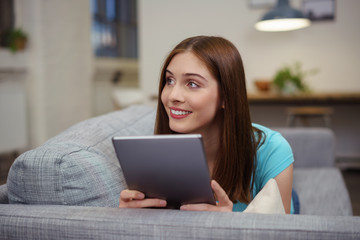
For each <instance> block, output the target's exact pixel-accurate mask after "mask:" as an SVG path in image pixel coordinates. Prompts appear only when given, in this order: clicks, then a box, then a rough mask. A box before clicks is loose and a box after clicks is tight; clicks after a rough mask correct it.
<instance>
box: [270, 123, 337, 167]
mask: <svg viewBox="0 0 360 240" xmlns="http://www.w3.org/2000/svg"><path fill="white" fill-rule="evenodd" d="M274 130H277V131H279V132H280V133H281V135H283V136H284V137H285V138H286V140H287V141H288V142H289V144H290V146H291V148H292V150H293V153H294V159H295V162H294V167H307V168H311V167H331V166H334V162H335V136H334V133H333V132H332V131H331V130H330V129H328V128H304V127H296V128H277V129H274Z"/></svg>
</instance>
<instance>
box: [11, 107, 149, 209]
mask: <svg viewBox="0 0 360 240" xmlns="http://www.w3.org/2000/svg"><path fill="white" fill-rule="evenodd" d="M154 119H155V113H154V109H153V108H151V107H146V106H134V107H131V108H128V109H125V110H123V111H119V112H113V113H109V114H107V115H103V116H100V117H97V118H93V119H90V120H87V121H84V122H81V123H79V124H76V125H74V126H73V127H71V128H69V129H68V130H66V131H65V132H63V133H61V134H59V135H58V136H56V137H54V138H52V139H50V140H49V141H47V142H46V143H45V144H44V145H42V146H40V147H38V148H36V149H34V150H31V151H28V152H25V153H24V154H22V155H21V156H20V157H18V158H17V159H16V161H15V162H14V164H13V165H12V167H11V169H10V172H9V176H8V180H7V185H8V197H9V202H10V203H26V204H57V205H58V204H60V205H83V206H111V207H117V206H118V204H119V195H120V192H121V190H123V189H124V188H125V187H126V186H125V181H124V177H123V174H122V171H121V168H120V165H119V163H118V160H117V158H116V156H115V152H114V149H113V145H112V143H111V139H112V137H114V136H125V135H151V134H153V126H154ZM94 139H95V140H94ZM84 193H85V194H84Z"/></svg>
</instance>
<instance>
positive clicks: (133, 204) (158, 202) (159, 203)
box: [124, 198, 167, 208]
mask: <svg viewBox="0 0 360 240" xmlns="http://www.w3.org/2000/svg"><path fill="white" fill-rule="evenodd" d="M166 204H167V203H166V201H165V200H162V199H155V198H147V199H143V200H133V201H129V202H127V203H126V205H125V206H124V207H128V208H146V207H166Z"/></svg>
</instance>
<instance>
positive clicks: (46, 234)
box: [0, 205, 360, 239]
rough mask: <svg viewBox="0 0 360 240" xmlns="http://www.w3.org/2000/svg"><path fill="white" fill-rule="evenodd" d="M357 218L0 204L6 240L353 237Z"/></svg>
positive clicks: (0, 230)
mask: <svg viewBox="0 0 360 240" xmlns="http://www.w3.org/2000/svg"><path fill="white" fill-rule="evenodd" d="M9 206H11V207H9ZM359 222H360V217H342V216H337V217H322V216H307V215H285V214H284V215H275V214H250V213H248V214H242V213H219V212H191V211H186V212H185V211H178V210H164V209H119V208H101V207H74V206H71V207H69V206H39V205H36V206H34V205H6V206H5V205H0V234H1V235H0V236H1V237H0V238H4V239H24V238H26V239H65V238H66V239H142V238H145V239H170V238H171V239H199V238H201V239H339V238H342V239H356V238H358V237H359V234H360V229H359Z"/></svg>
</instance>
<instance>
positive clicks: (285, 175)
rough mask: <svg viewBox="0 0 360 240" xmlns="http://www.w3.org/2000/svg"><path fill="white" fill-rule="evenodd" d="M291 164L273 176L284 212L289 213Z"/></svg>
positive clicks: (291, 179)
mask: <svg viewBox="0 0 360 240" xmlns="http://www.w3.org/2000/svg"><path fill="white" fill-rule="evenodd" d="M293 170H294V167H293V164H291V165H290V166H289V167H288V168H286V169H285V170H284V171H282V172H281V173H280V174H279V175H277V176H276V177H275V180H276V183H277V185H278V187H279V191H280V195H281V199H282V202H283V205H284V208H285V212H286V213H288V214H289V213H290V209H291V192H292V183H293Z"/></svg>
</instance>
